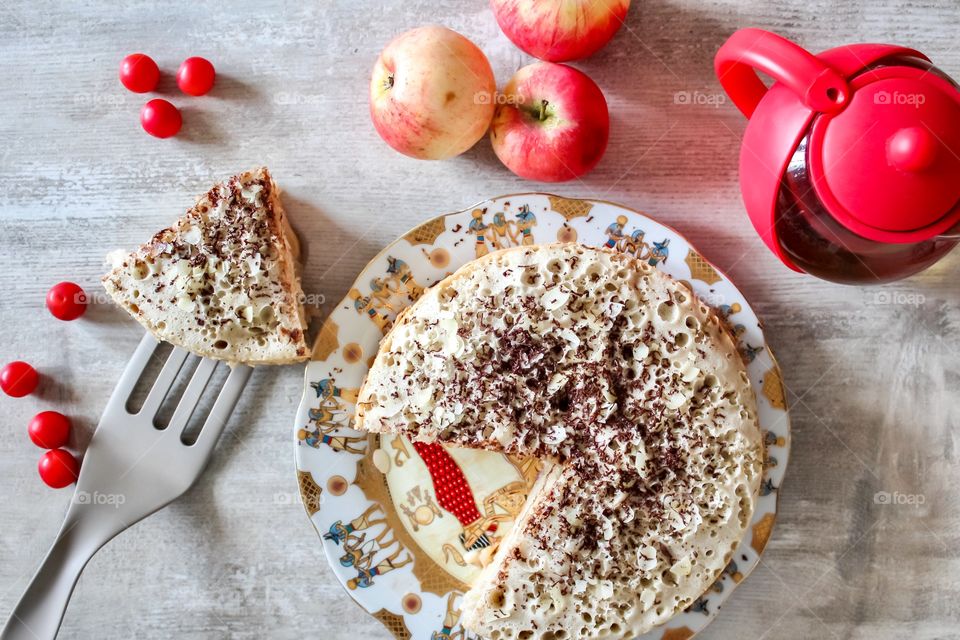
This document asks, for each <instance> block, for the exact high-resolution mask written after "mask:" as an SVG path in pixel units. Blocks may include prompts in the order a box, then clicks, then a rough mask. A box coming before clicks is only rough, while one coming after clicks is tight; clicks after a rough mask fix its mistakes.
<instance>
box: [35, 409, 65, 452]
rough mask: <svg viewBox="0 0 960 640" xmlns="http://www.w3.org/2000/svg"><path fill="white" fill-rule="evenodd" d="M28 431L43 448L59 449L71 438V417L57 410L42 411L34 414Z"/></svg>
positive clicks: (36, 443)
mask: <svg viewBox="0 0 960 640" xmlns="http://www.w3.org/2000/svg"><path fill="white" fill-rule="evenodd" d="M27 433H29V434H30V439H31V440H32V441H33V444H35V445H37V446H38V447H40V448H42V449H59V448H60V447H63V446H66V444H67V440H69V439H70V418H68V417H67V416H65V415H63V414H62V413H59V412H57V411H41V412H40V413H38V414H37V415H35V416H33V420H31V421H30V426H28V427H27Z"/></svg>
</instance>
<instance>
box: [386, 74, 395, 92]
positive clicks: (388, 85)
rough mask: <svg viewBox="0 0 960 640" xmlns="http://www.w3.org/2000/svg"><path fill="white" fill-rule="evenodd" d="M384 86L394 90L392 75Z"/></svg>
mask: <svg viewBox="0 0 960 640" xmlns="http://www.w3.org/2000/svg"><path fill="white" fill-rule="evenodd" d="M384 84H386V85H387V86H386V87H385V88H386V89H393V76H392V75H389V76H387V81H386V83H384Z"/></svg>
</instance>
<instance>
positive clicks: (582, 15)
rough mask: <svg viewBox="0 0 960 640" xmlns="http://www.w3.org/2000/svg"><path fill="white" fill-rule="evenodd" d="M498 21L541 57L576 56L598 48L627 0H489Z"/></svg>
mask: <svg viewBox="0 0 960 640" xmlns="http://www.w3.org/2000/svg"><path fill="white" fill-rule="evenodd" d="M490 6H491V7H492V8H493V14H494V16H496V18H497V24H499V25H500V28H501V29H503V32H504V33H505V34H507V37H508V38H510V40H512V41H513V43H514V44H515V45H517V46H518V47H520V48H521V49H523V50H524V51H526V52H527V53H529V54H530V55H532V56H534V57H535V58H540V59H541V60H549V61H550V62H565V61H567V60H579V59H580V58H586V57H587V56H589V55H591V54H593V53H596V52H597V51H599V50H600V49H601V48H602V47H603V45H605V44H607V42H608V41H609V40H610V38H612V37H613V34H615V33H616V32H617V29H619V28H620V25H622V24H623V21H624V20H625V19H626V17H627V9H629V8H630V0H490Z"/></svg>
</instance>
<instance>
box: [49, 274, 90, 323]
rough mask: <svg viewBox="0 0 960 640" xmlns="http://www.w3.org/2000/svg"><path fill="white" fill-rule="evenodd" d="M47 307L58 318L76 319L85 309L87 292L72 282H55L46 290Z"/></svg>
mask: <svg viewBox="0 0 960 640" xmlns="http://www.w3.org/2000/svg"><path fill="white" fill-rule="evenodd" d="M47 309H49V310H50V313H52V314H53V316H54V317H55V318H59V319H60V320H76V319H77V318H79V317H80V316H82V315H83V312H84V311H86V310H87V292H86V291H84V290H83V289H82V288H81V287H80V285H78V284H74V283H72V282H61V283H60V284H55V285H53V286H52V287H50V291H48V292H47Z"/></svg>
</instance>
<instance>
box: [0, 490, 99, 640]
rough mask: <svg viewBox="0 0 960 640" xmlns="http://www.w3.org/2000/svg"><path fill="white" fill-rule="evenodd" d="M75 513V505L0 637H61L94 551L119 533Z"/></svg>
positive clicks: (5, 639)
mask: <svg viewBox="0 0 960 640" xmlns="http://www.w3.org/2000/svg"><path fill="white" fill-rule="evenodd" d="M75 515H77V512H76V510H75V509H73V508H71V510H70V511H69V512H68V513H67V519H66V520H65V521H64V523H63V527H62V528H61V529H60V533H58V534H57V539H56V540H54V542H53V545H52V546H51V547H50V550H49V551H48V552H47V555H46V557H45V558H44V559H43V562H42V563H41V565H40V568H39V569H37V572H36V573H35V574H34V576H33V578H32V579H31V580H30V584H29V585H27V589H26V591H24V593H23V595H22V596H21V597H20V601H19V602H18V603H17V606H16V607H15V608H14V610H13V613H12V614H11V615H10V619H9V620H7V623H6V625H4V627H3V631H0V640H53V638H56V637H57V632H58V631H59V630H60V622H61V621H62V620H63V614H64V612H65V611H66V609H67V603H68V602H69V601H70V595H71V594H72V593H73V587H74V586H75V585H76V584H77V579H78V578H79V577H80V573H81V572H82V571H83V568H84V567H85V566H87V562H89V561H90V558H92V557H93V554H95V553H96V552H97V551H98V550H99V549H100V547H102V546H103V545H104V544H106V542H107V541H108V540H110V539H111V538H112V537H113V536H114V535H116V533H115V532H111V531H110V530H108V529H106V528H105V527H103V526H102V525H100V524H98V523H97V522H96V520H95V519H93V518H82V517H74V516H75Z"/></svg>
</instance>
